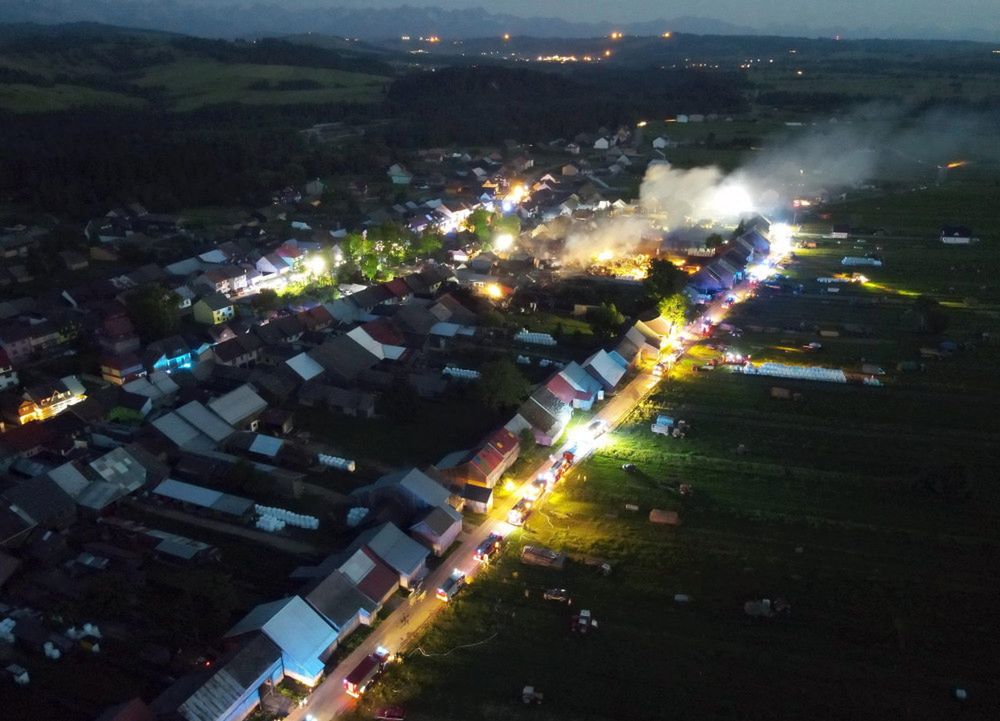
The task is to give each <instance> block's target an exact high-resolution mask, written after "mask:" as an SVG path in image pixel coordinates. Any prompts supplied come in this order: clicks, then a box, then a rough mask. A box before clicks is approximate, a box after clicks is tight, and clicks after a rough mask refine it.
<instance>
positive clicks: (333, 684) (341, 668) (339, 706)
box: [287, 281, 750, 721]
mask: <svg viewBox="0 0 1000 721" xmlns="http://www.w3.org/2000/svg"><path fill="white" fill-rule="evenodd" d="M749 288H750V283H749V282H746V281H744V282H742V283H740V284H738V285H737V286H736V287H734V288H733V289H732V290H731V291H729V292H728V293H723V294H720V295H721V296H722V297H720V298H719V299H717V300H715V301H714V302H712V303H710V304H709V305H708V306H707V307H706V309H705V311H704V313H703V314H702V315H701V316H699V317H698V318H696V319H695V320H693V321H692V322H691V323H690V324H689V325H688V327H687V330H688V331H695V330H696V329H697V328H698V327H699V326H700V325H701V324H702V322H703V321H705V320H711V321H712V322H719V321H720V320H721V319H722V318H723V317H724V316H725V314H726V312H727V307H726V304H725V298H726V297H733V298H735V300H736V302H737V303H738V302H740V301H742V300H743V299H744V298H746V295H747V292H748V290H749ZM696 336H697V334H696V333H690V332H689V334H688V337H689V340H687V341H686V342H685V343H684V344H683V345H680V346H678V347H677V350H678V351H679V353H678V355H682V354H683V353H684V352H686V351H687V350H688V349H689V348H690V346H691V345H692V344H693V342H694V340H693V338H694V337H696ZM660 380H661V379H660V378H658V377H656V376H653V375H652V374H650V373H644V372H643V373H639V374H638V375H637V376H635V377H634V378H633V379H632V380H631V381H630V382H629V383H628V384H627V385H626V386H624V387H623V388H621V389H620V390H619V391H618V392H617V393H616V394H615V395H614V396H612V397H610V398H609V399H608V400H607V401H606V402H605V403H604V404H603V405H602V407H601V408H600V410H599V411H598V412H597V413H596V414H595V415H594V418H595V419H601V420H603V421H605V422H606V423H607V424H608V428H609V430H610V429H611V428H613V427H615V426H617V425H618V424H619V423H620V422H621V421H622V420H624V418H625V417H626V416H627V415H628V413H629V412H630V411H631V410H632V409H634V408H635V407H636V406H637V405H638V404H639V403H640V402H641V401H642V400H643V399H644V398H645V397H646V396H648V395H649V394H650V393H651V392H652V391H653V390H654V389H655V388H656V387H657V385H658V384H659V382H660ZM569 445H571V444H569V443H567V444H564V445H562V446H560V447H559V448H558V449H557V450H555V451H554V452H553V454H552V457H558V456H560V455H562V452H563V450H565V449H566V448H567V447H568V446H569ZM588 453H589V451H588ZM552 457H548V458H546V459H545V460H544V461H543V462H542V463H541V464H539V465H538V466H537V467H536V468H534V469H532V471H531V472H530V473H526V474H524V475H523V476H522V477H521V478H520V479H518V489H517V491H516V492H515V493H512V494H511V495H510V496H509V497H508V498H507V500H506V501H505V502H504V503H502V504H497V505H496V506H494V508H493V510H492V511H491V512H490V514H489V515H488V516H487V518H486V520H485V521H483V523H482V524H480V525H479V526H478V527H476V528H475V529H474V530H473V531H472V532H471V533H469V535H468V536H467V537H466V538H465V540H464V541H462V543H461V545H460V546H459V547H458V548H457V549H455V550H454V551H453V552H452V553H451V554H449V555H448V557H447V559H446V560H445V562H444V563H442V564H441V565H440V566H439V567H438V568H436V569H435V570H434V571H433V572H431V573H430V574H429V575H428V576H427V578H425V579H424V581H423V591H421V592H420V593H418V594H416V595H414V596H411V597H410V599H409V602H408V603H404V604H403V605H401V606H400V607H399V608H397V609H396V610H395V611H393V612H392V613H390V614H389V615H388V616H386V618H385V619H384V620H383V621H382V622H381V623H380V624H379V625H378V627H377V628H376V629H375V630H374V631H373V632H372V634H371V635H370V636H368V638H366V639H365V640H364V642H363V643H361V644H360V645H359V646H358V647H357V648H356V649H354V651H352V652H351V653H350V654H349V655H348V656H347V658H345V659H344V660H343V661H341V662H340V664H338V665H337V667H336V668H333V669H331V670H330V671H329V673H328V674H327V676H326V678H325V679H324V680H323V682H322V683H321V684H320V685H319V686H317V687H316V689H315V690H314V691H313V692H312V694H311V695H310V697H309V699H308V702H307V703H306V705H305V706H303V707H302V708H299V709H295V710H294V711H292V713H291V714H289V716H288V717H287V718H288V719H290V721H305V719H306V718H307V716H311V717H312V718H314V719H316V721H330V719H333V718H335V717H336V716H339V715H340V714H342V713H344V712H345V711H347V710H349V709H351V708H352V707H353V706H354V705H355V704H357V701H356V700H355V699H353V698H351V697H350V696H348V695H347V693H345V691H344V677H345V676H347V675H348V674H349V673H350V672H351V671H353V670H354V669H355V667H357V665H358V664H359V663H361V661H362V660H363V659H364V658H365V657H366V656H369V655H371V654H373V653H374V652H375V649H376V648H378V647H379V646H381V647H383V648H386V649H389V650H390V651H391V652H398V651H401V650H403V649H406V648H409V647H410V645H411V644H412V642H413V640H414V639H415V637H416V636H417V635H418V634H419V633H420V631H421V629H422V628H423V626H424V624H426V623H427V622H428V621H430V620H431V619H432V618H433V617H434V615H435V614H436V613H438V612H439V611H441V610H442V609H443V608H444V607H445V606H446V604H444V603H442V602H441V601H439V600H438V599H437V598H436V597H435V595H434V591H435V589H437V588H438V587H439V586H440V585H441V584H442V583H443V582H444V581H445V579H446V578H447V577H448V576H449V575H451V573H452V571H453V570H454V569H456V568H458V569H461V570H462V571H464V572H465V573H466V574H469V575H474V574H475V573H476V571H477V569H478V563H477V562H476V560H475V558H474V554H475V551H476V548H477V547H478V546H479V544H480V543H482V542H483V541H484V540H485V539H486V537H487V536H488V535H489V534H490V533H492V532H493V530H494V529H496V528H498V526H499V527H500V528H501V529H502V530H504V531H505V532H507V531H509V530H510V526H509V525H507V523H506V520H505V519H506V517H507V512H508V511H509V510H510V509H511V508H512V507H513V506H514V504H515V503H516V502H517V501H518V500H519V499H520V498H521V495H522V494H521V491H522V489H523V488H524V487H525V486H526V485H527V484H529V483H530V482H531V481H532V480H534V479H535V478H537V477H538V476H539V475H540V474H542V473H543V472H545V471H546V470H548V468H549V466H551V464H552ZM584 457H586V456H585V455H584V456H582V457H578V458H577V459H576V461H575V463H578V462H579V461H581V460H583V458H584ZM544 498H545V497H544V496H543V497H542V499H540V502H543V501H544ZM538 505H540V503H539V504H536V508H537V507H538ZM390 673H391V671H390Z"/></svg>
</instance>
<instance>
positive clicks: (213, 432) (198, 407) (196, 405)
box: [175, 401, 235, 443]
mask: <svg viewBox="0 0 1000 721" xmlns="http://www.w3.org/2000/svg"><path fill="white" fill-rule="evenodd" d="M175 412H176V413H177V415H179V416H180V417H181V418H183V419H184V420H185V421H187V422H188V423H189V424H190V425H191V426H193V427H194V428H196V429H198V430H199V431H201V432H202V433H204V434H205V435H206V436H208V437H209V438H211V439H212V440H213V441H215V442H216V443H218V442H220V441H223V440H225V439H226V438H228V437H229V436H231V435H232V434H233V433H235V429H234V428H233V427H232V426H231V425H229V424H228V423H226V422H225V421H224V420H222V419H221V418H219V416H217V415H215V414H214V413H212V411H210V410H208V408H206V407H205V406H204V404H202V403H200V402H199V401H191V402H190V403H186V404H184V405H183V406H181V407H180V408H178V409H177V410H176V411H175Z"/></svg>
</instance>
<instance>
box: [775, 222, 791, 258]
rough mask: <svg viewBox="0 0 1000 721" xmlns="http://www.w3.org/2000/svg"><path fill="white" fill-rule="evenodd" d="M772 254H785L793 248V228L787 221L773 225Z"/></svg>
mask: <svg viewBox="0 0 1000 721" xmlns="http://www.w3.org/2000/svg"><path fill="white" fill-rule="evenodd" d="M770 236H771V255H775V256H777V255H783V254H785V253H787V252H788V251H789V250H791V248H792V229H791V227H790V226H789V225H788V224H787V223H774V224H773V225H771V232H770Z"/></svg>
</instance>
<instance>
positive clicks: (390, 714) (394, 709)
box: [375, 706, 406, 721]
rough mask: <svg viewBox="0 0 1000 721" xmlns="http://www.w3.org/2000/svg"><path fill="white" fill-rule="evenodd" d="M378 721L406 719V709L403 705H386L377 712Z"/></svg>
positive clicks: (403, 720) (400, 720) (401, 720)
mask: <svg viewBox="0 0 1000 721" xmlns="http://www.w3.org/2000/svg"><path fill="white" fill-rule="evenodd" d="M375 718H376V719H378V721H405V719H406V709H404V708H403V707H402V706H385V707H383V708H380V709H378V710H377V711H376V712H375Z"/></svg>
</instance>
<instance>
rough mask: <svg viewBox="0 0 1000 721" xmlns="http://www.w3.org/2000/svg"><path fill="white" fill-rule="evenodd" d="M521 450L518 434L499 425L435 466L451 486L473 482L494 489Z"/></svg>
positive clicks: (460, 485)
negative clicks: (480, 438) (470, 445)
mask: <svg viewBox="0 0 1000 721" xmlns="http://www.w3.org/2000/svg"><path fill="white" fill-rule="evenodd" d="M520 450H521V444H520V441H519V440H518V438H517V436H516V435H514V434H513V433H511V432H510V431H509V430H507V429H506V428H498V429H497V430H495V431H493V432H492V433H490V434H489V435H488V436H486V438H485V439H484V440H483V442H482V443H481V444H480V445H479V446H477V447H475V448H473V449H472V450H469V451H457V452H455V453H450V454H448V455H447V456H445V457H444V458H443V459H442V460H441V461H439V462H438V463H437V465H436V468H437V470H438V472H439V473H440V475H441V476H442V477H443V478H444V479H446V481H447V482H448V484H449V485H450V486H452V487H458V488H461V487H462V486H464V485H465V484H469V483H474V484H476V485H480V486H483V487H486V488H493V487H494V486H495V485H496V484H497V482H499V480H500V478H501V477H502V476H503V474H504V473H505V472H506V471H507V469H508V468H510V467H511V465H513V463H514V461H516V460H517V457H518V454H519V453H520ZM491 502H492V501H491Z"/></svg>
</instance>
